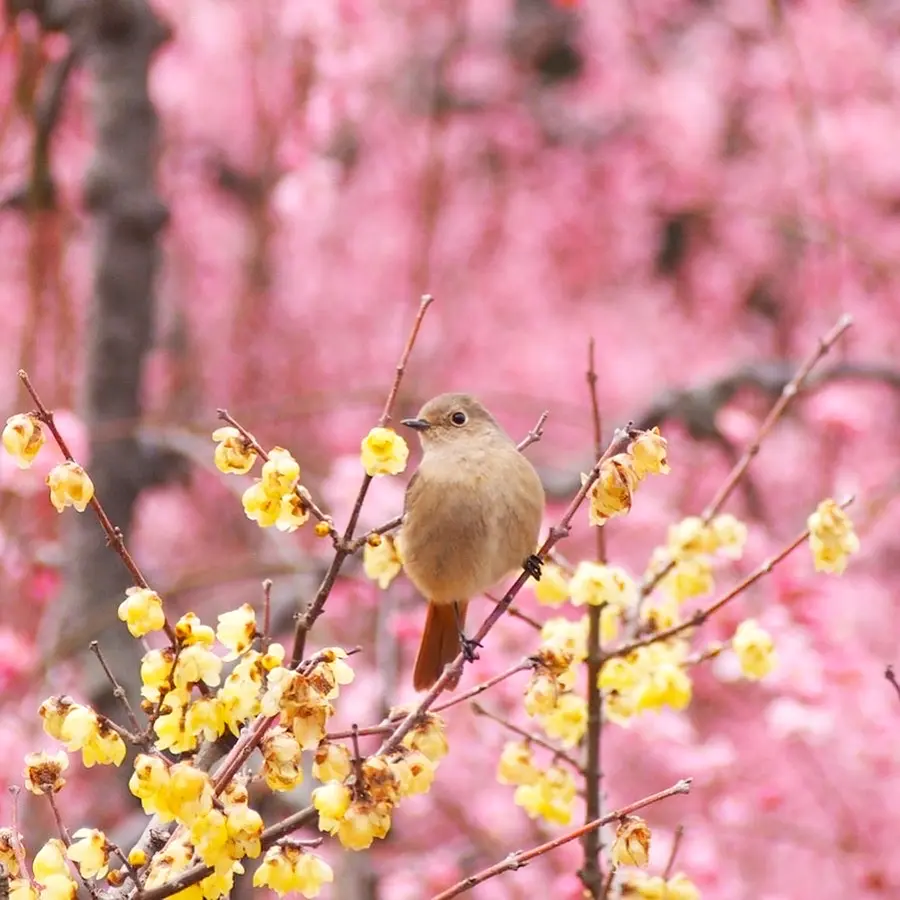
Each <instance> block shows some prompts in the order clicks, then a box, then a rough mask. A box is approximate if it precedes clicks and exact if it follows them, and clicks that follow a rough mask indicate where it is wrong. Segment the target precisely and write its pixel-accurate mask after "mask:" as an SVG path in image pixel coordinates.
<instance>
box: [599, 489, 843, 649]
mask: <svg viewBox="0 0 900 900" xmlns="http://www.w3.org/2000/svg"><path fill="white" fill-rule="evenodd" d="M853 500H854V498H853V497H849V498H848V499H847V500H845V501H844V502H843V503H842V504H841V509H846V508H847V507H848V506H849V505H850V504H851V503H852V502H853ZM808 537H809V529H808V528H807V529H805V530H804V531H803V533H802V534H800V535H799V536H798V537H796V538H794V540H793V541H791V542H790V543H789V544H788V545H787V546H786V547H783V548H782V549H781V550H779V551H778V553H776V554H775V555H774V556H770V557H769V558H768V559H766V560H765V561H764V562H762V563H760V565H759V566H758V567H757V568H756V569H754V570H753V571H752V572H751V573H750V574H749V575H748V576H747V577H746V578H744V580H743V581H741V582H740V583H739V584H738V585H736V586H735V587H733V588H732V589H731V590H730V591H728V593H727V594H725V595H724V596H722V597H720V598H719V599H718V600H716V601H715V602H714V603H711V604H710V605H709V606H707V607H705V608H704V609H700V610H697V612H695V613H694V614H693V615H692V616H689V617H688V618H687V619H685V620H684V621H683V622H679V623H678V624H677V625H673V626H672V627H671V628H665V629H663V630H662V631H657V632H656V633H655V634H650V635H647V636H646V637H643V638H639V639H638V640H634V641H629V642H628V643H627V644H622V645H620V646H619V647H615V648H613V649H612V650H610V651H609V652H608V653H604V654H603V661H604V662H606V660H608V659H613V658H614V657H617V656H627V655H628V654H629V653H631V652H632V651H633V650H639V649H640V648H641V647H649V646H650V645H651V644H655V643H657V642H658V641H667V640H669V638H673V637H676V636H677V635H679V634H682V633H683V632H685V631H688V630H690V629H691V628H697V627H698V626H700V625H703V623H704V622H706V621H707V619H709V618H710V617H711V616H713V615H714V614H715V613H717V612H718V611H719V610H720V609H721V608H722V607H723V606H725V604H726V603H729V602H730V601H732V600H734V598H735V597H737V596H739V595H740V594H742V593H743V592H744V591H745V590H747V588H749V587H750V586H751V585H752V584H755V583H756V582H757V581H759V579H760V578H762V577H763V576H764V575H768V574H769V573H770V572H771V571H772V569H774V568H775V566H777V565H778V563H780V562H781V561H782V560H783V559H784V558H785V557H786V556H788V555H789V554H791V553H793V552H794V550H796V549H797V548H798V547H799V546H800V545H801V544H802V543H803V542H804V541H805V540H806V539H807V538H808Z"/></svg>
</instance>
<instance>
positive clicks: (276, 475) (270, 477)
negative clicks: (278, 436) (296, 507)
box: [259, 447, 300, 502]
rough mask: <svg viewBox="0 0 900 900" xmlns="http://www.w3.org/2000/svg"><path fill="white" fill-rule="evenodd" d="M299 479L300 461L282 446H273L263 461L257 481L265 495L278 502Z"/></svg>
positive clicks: (290, 490) (292, 488)
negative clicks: (260, 476) (260, 474)
mask: <svg viewBox="0 0 900 900" xmlns="http://www.w3.org/2000/svg"><path fill="white" fill-rule="evenodd" d="M299 480H300V463H298V462H297V460H296V459H294V457H293V456H291V453H290V451H289V450H285V449H284V447H273V448H272V449H271V450H270V451H269V458H268V459H267V460H266V461H265V462H264V463H263V467H262V478H261V480H260V482H259V484H260V486H261V487H262V489H263V492H264V493H265V494H266V496H267V497H271V498H272V499H273V500H277V501H279V502H280V500H281V498H282V497H283V496H284V495H285V494H289V493H291V492H292V491H293V490H294V488H295V487H296V486H297V482H298V481H299Z"/></svg>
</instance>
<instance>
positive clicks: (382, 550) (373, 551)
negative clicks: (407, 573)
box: [363, 535, 403, 590]
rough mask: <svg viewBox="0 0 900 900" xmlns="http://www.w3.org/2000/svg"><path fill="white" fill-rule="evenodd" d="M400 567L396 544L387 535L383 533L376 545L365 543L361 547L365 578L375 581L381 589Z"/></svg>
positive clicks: (395, 574) (395, 575)
mask: <svg viewBox="0 0 900 900" xmlns="http://www.w3.org/2000/svg"><path fill="white" fill-rule="evenodd" d="M402 569H403V565H402V563H401V562H400V557H399V556H398V555H397V547H396V544H395V543H394V539H393V538H392V537H390V536H389V535H385V536H384V537H383V538H382V539H381V541H380V542H379V543H378V544H377V545H374V546H373V545H372V544H370V543H367V544H366V546H365V547H364V548H363V571H364V572H365V573H366V578H370V579H371V580H372V581H377V582H378V587H380V588H381V589H382V590H385V588H387V586H388V585H389V584H390V583H391V582H392V581H393V580H394V579H395V578H396V577H397V576H398V575H399V574H400V572H401V571H402Z"/></svg>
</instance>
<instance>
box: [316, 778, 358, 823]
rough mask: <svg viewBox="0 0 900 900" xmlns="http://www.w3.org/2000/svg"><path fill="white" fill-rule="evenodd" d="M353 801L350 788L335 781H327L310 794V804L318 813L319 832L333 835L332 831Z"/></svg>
mask: <svg viewBox="0 0 900 900" xmlns="http://www.w3.org/2000/svg"><path fill="white" fill-rule="evenodd" d="M352 799H353V797H352V795H351V793H350V788H349V787H347V785H346V784H341V783H340V782H337V781H329V782H327V783H326V784H323V785H322V786H321V787H317V788H316V789H315V790H314V791H313V792H312V804H313V806H314V807H315V808H316V811H317V812H318V813H319V830H320V831H327V832H329V833H333V831H332V829H333V828H336V827H337V824H338V823H339V822H340V820H341V819H343V818H344V813H346V812H347V810H348V809H349V808H350V801H351V800H352Z"/></svg>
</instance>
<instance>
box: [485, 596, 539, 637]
mask: <svg viewBox="0 0 900 900" xmlns="http://www.w3.org/2000/svg"><path fill="white" fill-rule="evenodd" d="M484 596H485V597H487V598H488V600H490V601H491V603H493V604H494V605H495V606H496V605H497V604H499V603H502V602H503V601H502V600H501V599H500V598H499V597H494V596H493V595H491V594H485V595H484ZM506 614H507V615H508V616H511V617H512V618H513V619H518V620H519V621H520V622H524V623H525V624H526V625H530V626H531V627H532V628H533V629H534V630H535V631H540V630H541V629H542V628H543V627H544V626H543V625H541V623H540V622H538V620H537V619H533V618H532V617H531V616H529V615H528V613H523V612H522V610H520V609H516V608H515V607H514V606H511V607H510V608H509V609H508V610H507V611H506Z"/></svg>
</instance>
